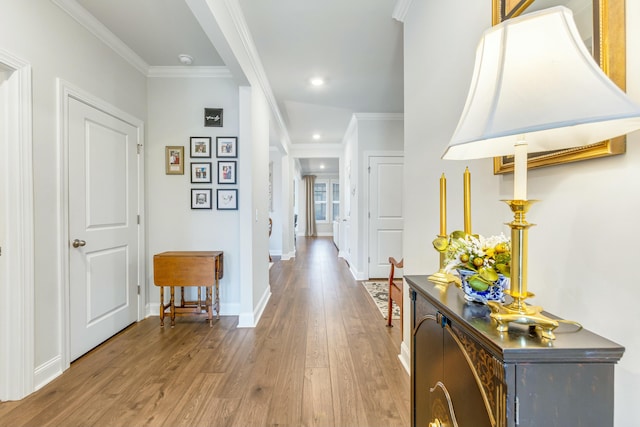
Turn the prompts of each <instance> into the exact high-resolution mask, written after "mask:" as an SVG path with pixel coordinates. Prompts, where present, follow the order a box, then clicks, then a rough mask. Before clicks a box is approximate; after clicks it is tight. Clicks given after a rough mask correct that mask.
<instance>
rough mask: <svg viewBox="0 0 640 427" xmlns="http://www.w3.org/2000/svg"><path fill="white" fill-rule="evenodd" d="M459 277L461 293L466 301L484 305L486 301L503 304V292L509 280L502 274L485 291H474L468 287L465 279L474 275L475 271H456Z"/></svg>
mask: <svg viewBox="0 0 640 427" xmlns="http://www.w3.org/2000/svg"><path fill="white" fill-rule="evenodd" d="M458 274H459V275H460V281H461V282H462V291H463V292H464V299H466V300H467V301H475V302H479V303H482V304H486V303H487V301H498V302H504V290H505V289H507V288H508V287H509V279H508V278H507V277H504V276H503V275H502V274H498V280H496V281H495V282H493V285H492V286H489V288H488V289H487V290H486V291H476V290H475V289H473V288H472V287H471V285H469V282H467V279H468V278H469V277H471V276H473V275H474V274H476V272H475V271H471V270H462V269H460V270H458Z"/></svg>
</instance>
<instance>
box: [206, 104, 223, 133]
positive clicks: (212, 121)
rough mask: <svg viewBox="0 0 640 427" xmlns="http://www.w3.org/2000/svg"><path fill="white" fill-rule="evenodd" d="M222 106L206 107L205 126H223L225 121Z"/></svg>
mask: <svg viewBox="0 0 640 427" xmlns="http://www.w3.org/2000/svg"><path fill="white" fill-rule="evenodd" d="M223 113H224V111H223V109H222V108H205V109H204V126H205V127H216V128H221V127H222V122H223V118H224V116H223Z"/></svg>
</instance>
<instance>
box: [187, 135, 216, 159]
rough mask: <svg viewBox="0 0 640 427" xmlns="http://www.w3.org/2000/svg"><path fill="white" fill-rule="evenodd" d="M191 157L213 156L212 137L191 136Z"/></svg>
mask: <svg viewBox="0 0 640 427" xmlns="http://www.w3.org/2000/svg"><path fill="white" fill-rule="evenodd" d="M191 157H211V137H209V136H192V137H191Z"/></svg>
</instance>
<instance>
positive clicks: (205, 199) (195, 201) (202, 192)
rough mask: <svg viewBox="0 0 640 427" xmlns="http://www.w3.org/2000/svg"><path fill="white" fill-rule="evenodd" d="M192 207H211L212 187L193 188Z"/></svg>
mask: <svg viewBox="0 0 640 427" xmlns="http://www.w3.org/2000/svg"><path fill="white" fill-rule="evenodd" d="M191 209H211V189H210V188H192V189H191Z"/></svg>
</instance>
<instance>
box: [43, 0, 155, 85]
mask: <svg viewBox="0 0 640 427" xmlns="http://www.w3.org/2000/svg"><path fill="white" fill-rule="evenodd" d="M51 2H52V3H53V4H55V5H56V6H58V7H59V8H60V9H62V10H64V11H65V12H66V13H67V14H69V16H71V17H72V18H73V19H75V20H76V21H77V22H78V23H79V24H80V25H82V26H83V27H85V28H86V29H87V30H88V31H89V32H90V33H91V34H93V35H94V36H96V37H97V38H98V39H99V40H100V41H102V42H103V43H104V44H106V45H107V46H108V47H110V48H111V49H112V50H113V51H114V52H116V53H117V54H118V55H120V56H121V57H122V58H124V60H125V61H127V62H128V63H129V64H131V65H132V66H133V67H135V68H136V69H137V70H138V71H140V72H141V73H142V74H144V75H145V76H146V75H147V72H148V71H149V64H147V63H146V62H145V61H144V60H143V59H142V58H141V57H140V56H138V54H137V53H135V52H134V51H133V50H132V49H131V48H130V47H129V46H127V45H126V44H125V43H124V42H123V41H122V40H120V39H119V38H118V37H117V36H116V35H115V34H113V33H112V32H111V31H109V29H108V28H107V27H105V26H104V24H102V22H100V21H98V20H97V19H96V18H95V17H94V16H93V15H92V14H90V13H89V12H87V10H86V9H85V8H83V7H82V6H80V5H79V4H78V2H76V1H75V0H51Z"/></svg>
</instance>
